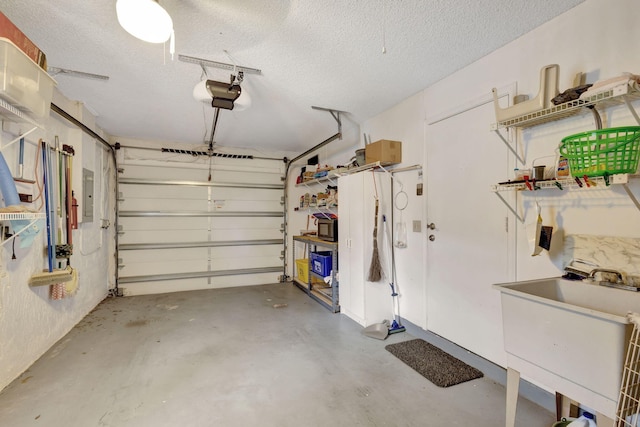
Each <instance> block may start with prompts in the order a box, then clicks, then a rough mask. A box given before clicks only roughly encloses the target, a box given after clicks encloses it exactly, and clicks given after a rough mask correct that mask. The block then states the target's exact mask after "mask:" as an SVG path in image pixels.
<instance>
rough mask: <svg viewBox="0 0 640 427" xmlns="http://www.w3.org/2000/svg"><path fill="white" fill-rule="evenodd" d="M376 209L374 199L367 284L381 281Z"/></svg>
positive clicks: (377, 206)
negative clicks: (373, 221) (371, 242)
mask: <svg viewBox="0 0 640 427" xmlns="http://www.w3.org/2000/svg"><path fill="white" fill-rule="evenodd" d="M378 209H379V202H378V198H377V197H376V209H375V214H374V217H375V224H374V225H373V252H372V254H371V265H370V266H369V277H368V278H367V280H368V281H369V282H378V281H380V280H381V279H382V265H381V264H380V254H379V253H378Z"/></svg>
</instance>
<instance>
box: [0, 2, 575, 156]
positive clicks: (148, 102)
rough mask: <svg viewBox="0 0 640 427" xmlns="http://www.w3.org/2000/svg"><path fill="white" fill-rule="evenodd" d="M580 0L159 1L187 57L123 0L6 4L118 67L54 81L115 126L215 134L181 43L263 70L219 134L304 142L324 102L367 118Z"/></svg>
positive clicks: (253, 143)
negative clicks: (127, 20) (129, 14)
mask: <svg viewBox="0 0 640 427" xmlns="http://www.w3.org/2000/svg"><path fill="white" fill-rule="evenodd" d="M582 1H583V0H465V1H463V0H446V1H445V0H161V1H160V4H161V5H162V6H163V7H164V8H165V9H166V10H167V11H168V12H169V14H170V15H171V16H172V18H173V22H174V29H175V34H176V60H175V61H171V59H170V57H169V54H168V46H166V47H165V46H163V45H154V44H149V43H145V42H142V41H140V40H137V39H135V38H134V37H133V36H131V35H129V34H128V33H126V32H125V31H124V30H123V29H122V28H121V27H120V26H119V24H118V22H117V19H116V10H115V3H116V2H115V0H101V1H95V0H91V1H87V0H55V1H51V0H28V1H25V0H2V1H1V2H0V10H1V11H2V12H3V13H4V14H5V15H7V16H8V17H9V19H11V20H12V21H13V22H14V23H15V24H16V25H17V26H18V27H19V28H20V29H21V30H22V31H23V32H24V33H25V34H26V35H27V36H28V37H29V38H31V40H33V41H34V42H35V43H36V44H37V45H38V46H39V47H40V48H41V49H42V50H43V51H44V52H45V53H46V55H47V59H48V62H49V65H50V66H53V67H59V68H66V69H73V70H78V71H84V72H89V73H96V74H103V75H107V76H109V77H110V79H109V80H108V81H106V82H105V81H99V80H89V79H84V78H78V77H72V76H68V75H62V74H58V75H57V76H55V79H56V80H57V82H58V88H59V90H60V91H61V92H62V93H63V94H64V95H66V96H67V97H68V98H71V99H74V100H79V101H83V102H84V103H85V104H86V105H87V106H88V107H89V108H90V109H91V110H92V111H94V112H95V113H97V116H98V117H97V123H98V125H99V126H100V127H101V128H102V129H104V130H105V131H106V132H107V133H109V134H111V135H114V136H119V137H132V138H141V139H153V140H164V141H175V142H188V143H202V142H203V141H205V140H206V138H208V132H210V130H211V120H212V119H211V118H212V116H213V111H212V108H211V107H210V106H208V105H205V104H203V103H199V102H197V101H195V100H194V99H193V97H192V90H193V87H194V85H195V84H196V83H197V82H198V81H200V80H201V78H202V70H201V68H200V67H199V66H198V65H195V64H189V63H184V62H181V61H178V60H177V54H183V55H188V56H195V57H199V58H204V59H209V60H213V61H219V62H226V63H230V62H232V61H235V62H236V63H237V64H238V65H243V66H247V67H253V68H259V69H261V70H262V75H252V74H247V75H246V76H245V81H244V83H243V89H244V90H246V91H247V92H249V93H250V95H251V97H252V100H253V105H252V107H251V108H250V109H247V110H245V111H227V110H222V111H221V113H220V119H219V123H218V126H217V129H216V134H215V140H216V143H217V144H219V145H221V146H227V147H255V148H261V149H265V150H286V151H303V150H305V149H307V148H309V147H311V146H313V145H315V144H316V143H318V142H320V141H322V140H324V139H325V138H327V137H328V136H330V135H333V134H334V133H335V132H336V129H337V128H336V122H335V120H334V119H333V118H332V117H331V115H329V114H328V113H326V112H323V111H317V110H313V109H311V106H312V105H315V106H320V107H327V108H333V109H337V110H342V111H346V112H348V113H349V114H348V116H347V117H346V119H347V120H351V121H354V122H358V123H359V122H362V121H364V120H366V119H368V118H370V117H372V116H375V115H376V114H378V113H380V112H382V111H384V110H386V109H388V108H389V107H391V106H393V105H395V104H397V103H398V102H400V101H401V100H403V99H405V98H407V97H408V96H410V95H413V94H415V93H417V92H419V91H420V90H422V89H424V88H426V87H428V86H429V85H431V84H433V83H434V82H436V81H438V80H440V79H442V78H444V77H446V76H447V75H450V74H452V73H453V72H455V71H456V70H458V69H460V68H462V67H464V66H466V65H468V64H470V63H472V62H473V61H475V60H477V59H479V58H481V57H482V56H484V55H486V54H488V53H490V52H491V51H493V50H495V49H497V48H499V47H500V46H503V45H505V44H506V43H508V42H510V41H512V40H514V39H515V38H517V37H519V36H521V35H522V34H524V33H526V32H528V31H530V30H532V29H533V28H535V27H537V26H539V25H541V24H542V23H544V22H546V21H548V20H550V19H552V18H554V17H555V16H557V15H559V14H561V13H563V12H565V11H566V10H568V9H570V8H572V7H574V6H575V5H577V4H579V3H581V2H582ZM383 47H384V48H386V53H383ZM225 51H227V52H228V53H225ZM207 73H208V77H209V78H211V79H214V80H223V81H226V80H227V79H228V78H229V72H228V71H224V70H219V69H214V68H208V70H207Z"/></svg>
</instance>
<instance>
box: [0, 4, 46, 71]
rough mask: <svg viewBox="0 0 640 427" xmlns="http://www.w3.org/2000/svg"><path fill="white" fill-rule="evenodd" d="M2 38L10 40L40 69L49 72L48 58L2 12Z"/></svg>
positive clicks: (0, 33) (0, 23)
mask: <svg viewBox="0 0 640 427" xmlns="http://www.w3.org/2000/svg"><path fill="white" fill-rule="evenodd" d="M0 37H3V38H6V39H9V40H10V41H11V42H12V43H13V44H14V45H16V47H17V48H18V49H20V50H21V51H23V52H24V53H25V54H26V55H27V56H28V57H29V58H30V59H31V60H32V61H33V62H35V63H36V64H38V65H39V66H40V68H42V69H43V70H45V71H47V57H46V56H45V54H44V52H42V51H41V50H40V49H39V48H38V46H36V44H35V43H34V42H32V41H31V40H29V38H28V37H27V36H25V35H24V33H23V32H22V31H20V29H19V28H18V27H16V26H15V25H14V24H13V22H11V21H10V20H9V18H7V17H6V16H5V15H4V14H3V13H2V12H0Z"/></svg>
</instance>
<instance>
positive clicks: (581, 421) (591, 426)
mask: <svg viewBox="0 0 640 427" xmlns="http://www.w3.org/2000/svg"><path fill="white" fill-rule="evenodd" d="M567 427H596V422H595V421H593V415H592V414H590V413H589V412H583V413H582V415H580V417H579V418H578V419H577V420H575V421H571V422H570V423H569V424H567Z"/></svg>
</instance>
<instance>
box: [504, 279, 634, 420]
mask: <svg viewBox="0 0 640 427" xmlns="http://www.w3.org/2000/svg"><path fill="white" fill-rule="evenodd" d="M493 287H494V288H495V289H497V290H499V291H500V293H501V299H502V321H503V330H504V346H505V350H506V352H507V365H508V368H509V370H510V371H513V372H516V373H517V374H518V378H519V374H522V375H523V376H526V377H527V378H528V379H530V380H532V381H534V382H537V383H539V384H541V385H543V386H546V387H549V388H550V389H551V390H553V391H557V392H559V393H561V394H563V395H566V396H568V397H569V398H571V399H573V400H576V401H578V402H580V403H582V404H584V405H587V406H589V407H590V408H591V409H593V410H595V411H597V412H599V413H602V414H604V415H605V416H607V417H609V418H614V417H615V411H616V405H617V400H618V394H619V392H620V383H621V376H622V369H623V366H624V357H625V353H626V347H627V344H628V341H629V338H630V335H631V331H632V325H631V323H630V322H629V320H628V319H627V317H626V315H627V313H628V312H631V311H633V312H638V311H640V292H632V291H628V290H622V289H616V288H610V287H605V286H601V285H598V284H597V283H595V282H589V281H572V280H566V279H562V278H547V279H539V280H530V281H521V282H511V283H500V284H496V285H493ZM510 375H512V372H510ZM512 383H513V382H512ZM515 387H516V393H517V381H515ZM508 388H509V385H508ZM511 392H513V391H511ZM507 394H508V395H509V390H507ZM507 403H508V405H507V406H509V396H508V402H507ZM507 412H509V408H508V409H507ZM514 414H515V409H514ZM507 425H509V415H508V416H507Z"/></svg>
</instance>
